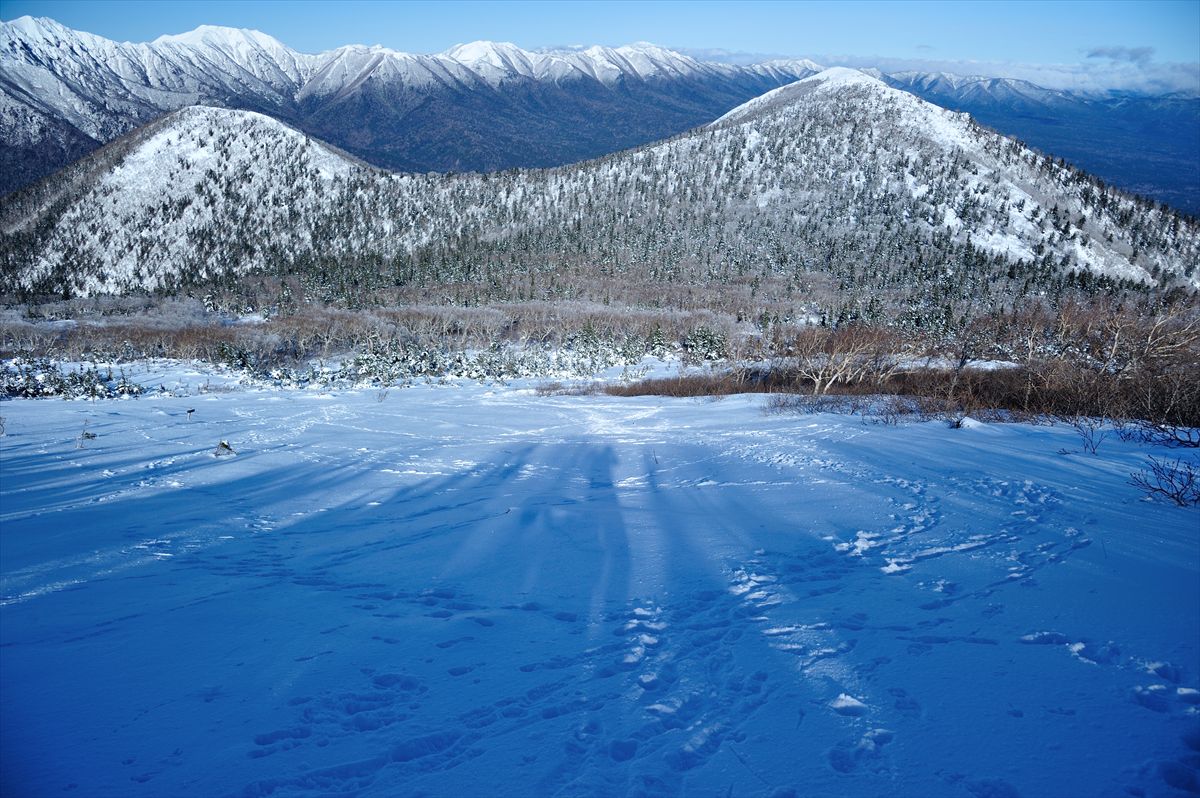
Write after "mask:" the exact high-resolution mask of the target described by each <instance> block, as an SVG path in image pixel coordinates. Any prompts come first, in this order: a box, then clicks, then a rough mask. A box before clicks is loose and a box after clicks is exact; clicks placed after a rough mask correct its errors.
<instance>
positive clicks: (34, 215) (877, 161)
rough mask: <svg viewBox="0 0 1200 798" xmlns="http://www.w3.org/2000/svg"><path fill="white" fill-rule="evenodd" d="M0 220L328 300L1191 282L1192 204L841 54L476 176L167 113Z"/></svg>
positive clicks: (87, 266) (172, 281)
mask: <svg viewBox="0 0 1200 798" xmlns="http://www.w3.org/2000/svg"><path fill="white" fill-rule="evenodd" d="M0 230H2V232H3V237H2V238H0V264H2V268H3V282H4V286H5V287H6V288H8V289H20V290H33V291H37V292H54V293H68V294H70V293H96V292H119V291H127V290H131V289H164V290H172V289H174V288H177V287H179V286H181V285H191V284H195V283H198V282H204V281H209V280H217V279H226V278H228V277H230V276H236V275H244V274H248V273H256V274H294V275H300V276H301V277H303V278H304V279H306V280H307V281H309V282H310V284H313V285H319V286H323V287H324V288H323V290H327V291H328V292H329V293H330V294H331V295H334V296H343V297H346V296H357V295H359V294H360V293H361V292H364V291H368V290H372V289H374V288H381V287H386V286H389V285H392V286H395V285H406V284H412V283H416V284H424V285H429V286H444V285H460V286H461V285H468V286H475V288H474V289H472V290H473V291H475V292H477V293H478V292H482V293H483V294H486V295H488V296H514V295H516V294H514V292H518V293H520V292H527V294H528V295H545V296H549V297H555V296H557V297H563V296H568V297H569V296H591V297H593V298H597V297H600V298H603V297H608V296H611V291H612V290H614V289H613V287H614V286H619V287H620V290H628V291H633V290H635V288H637V287H640V289H639V290H643V291H644V292H645V294H647V295H653V294H655V293H656V292H659V293H660V292H661V291H662V290H663V288H662V287H664V286H671V287H672V288H671V289H669V290H674V289H675V287H678V286H680V285H684V286H693V287H697V286H704V285H708V286H724V287H729V286H737V285H741V286H744V287H746V288H749V289H751V291H752V293H754V292H757V293H759V294H760V295H762V296H775V297H778V298H783V297H789V296H793V295H795V294H796V293H797V292H809V293H811V292H812V291H813V290H814V286H818V285H827V284H829V281H831V280H832V281H834V283H835V284H838V285H840V286H841V293H843V294H845V295H847V296H850V297H851V298H853V297H856V296H857V297H859V298H860V299H862V300H863V302H864V303H865V305H868V306H870V307H873V308H876V310H877V309H878V303H879V302H880V301H882V302H885V303H888V302H890V303H893V304H896V305H904V304H905V303H907V304H908V305H911V306H912V307H913V308H914V309H916V310H914V312H915V313H918V317H920V318H924V317H925V316H924V314H926V313H927V312H932V309H933V308H936V309H937V312H939V313H941V312H942V311H943V308H944V307H949V306H950V305H953V304H955V303H982V304H985V305H986V304H989V303H991V304H994V303H998V302H1003V301H1005V299H1006V298H1008V299H1011V298H1012V297H1016V296H1020V295H1022V294H1025V293H1030V292H1042V293H1044V292H1045V291H1047V290H1062V288H1063V286H1064V285H1075V284H1079V285H1081V286H1084V287H1086V286H1087V285H1089V284H1092V282H1094V280H1095V279H1096V278H1098V277H1103V278H1107V279H1109V280H1116V281H1132V282H1158V283H1160V284H1162V285H1173V284H1185V285H1190V286H1193V287H1195V286H1198V285H1200V273H1198V272H1197V263H1200V228H1198V227H1197V225H1196V223H1195V222H1194V221H1189V220H1187V219H1185V218H1181V217H1180V216H1178V215H1177V214H1174V213H1171V212H1169V211H1164V210H1163V209H1161V208H1159V207H1157V206H1154V205H1146V204H1144V203H1141V202H1140V201H1137V200H1135V199H1133V198H1130V197H1128V196H1126V195H1122V194H1120V193H1119V192H1116V191H1114V190H1113V189H1111V188H1109V187H1106V186H1104V185H1103V184H1100V183H1098V182H1097V181H1095V180H1094V179H1092V178H1090V177H1088V176H1087V175H1085V174H1083V173H1080V172H1077V171H1075V170H1073V169H1071V168H1069V167H1064V166H1062V165H1060V164H1058V163H1056V162H1054V161H1053V160H1051V159H1049V158H1046V157H1044V156H1041V155H1039V154H1037V153H1035V152H1033V151H1031V150H1029V149H1028V148H1026V147H1024V146H1022V145H1020V144H1019V143H1018V142H1015V141H1013V140H1010V139H1006V138H1004V137H1001V136H999V135H996V134H994V133H991V132H989V131H987V130H985V129H983V128H981V127H979V126H978V125H976V124H975V123H974V122H973V121H972V120H971V119H970V118H969V117H967V116H966V115H964V114H956V113H952V112H949V111H946V110H944V109H941V108H939V107H936V106H934V105H932V104H929V103H926V102H923V101H921V100H919V99H917V98H916V97H914V96H912V95H911V94H908V93H906V92H902V91H899V90H896V89H892V88H889V87H888V86H886V85H885V84H883V83H882V82H880V81H879V80H877V79H874V78H872V77H869V76H867V75H865V74H863V73H860V72H856V71H854V70H849V69H831V70H827V71H825V72H822V73H819V74H818V75H816V76H813V77H811V78H808V79H805V80H802V81H799V82H797V83H795V84H792V85H789V86H786V87H783V88H781V89H778V90H775V91H773V92H771V93H768V94H767V95H765V96H764V97H761V98H758V99H756V100H754V101H751V102H749V103H747V104H745V105H743V106H741V107H740V108H738V109H736V110H734V111H733V112H731V113H729V114H727V115H726V116H725V117H723V118H722V119H720V120H718V121H717V122H716V123H714V124H712V125H710V126H708V127H706V128H703V129H699V130H695V131H693V132H691V133H688V134H686V135H683V136H680V137H677V138H675V139H672V140H668V141H665V142H662V143H660V144H657V145H653V146H648V147H643V148H641V149H637V150H632V151H628V152H623V153H619V154H617V155H613V156H608V157H605V158H602V159H599V160H596V161H591V162H587V163H583V164H578V165H575V166H569V167H560V168H555V169H548V170H534V171H523V172H507V173H503V174H499V175H476V174H464V175H449V176H447V175H403V174H389V173H385V172H380V171H376V170H374V169H373V168H371V167H368V166H366V165H364V164H361V163H357V162H355V161H353V160H352V159H350V158H349V157H348V156H346V155H344V154H342V153H339V152H338V151H336V150H334V149H332V148H330V147H327V146H326V145H323V144H320V143H318V142H316V141H314V140H312V139H310V138H309V137H307V136H305V135H304V134H303V133H301V132H299V131H296V130H294V129H292V128H289V127H287V126H286V125H283V124H282V123H280V122H278V121H276V120H274V119H271V118H269V117H267V116H265V115H260V114H256V113H251V112H242V111H230V110H221V109H213V108H205V107H193V108H187V109H184V110H181V111H179V112H177V113H175V114H173V115H170V116H168V117H166V118H164V119H162V120H160V121H159V122H156V123H154V124H153V125H150V126H148V127H147V128H145V129H144V130H142V131H139V132H138V133H137V134H135V135H133V136H130V137H127V138H125V139H123V140H121V141H118V142H116V143H114V144H113V145H110V146H108V147H105V148H103V149H102V150H100V151H99V152H98V153H96V154H95V155H93V156H90V157H89V158H87V159H85V160H84V161H83V162H81V163H80V164H79V165H77V166H75V167H72V168H71V169H68V170H65V171H64V172H63V173H61V174H60V176H59V177H57V178H56V179H54V180H51V181H47V182H44V183H42V184H39V185H38V186H35V187H33V188H32V189H30V190H27V191H25V192H21V193H19V194H17V195H14V196H13V197H11V198H10V199H9V201H8V202H6V203H5V205H4V207H3V213H2V214H0ZM656 286H657V287H656ZM738 290H743V289H738ZM520 295H526V293H520ZM863 312H870V310H869V308H868V309H867V310H864V311H863ZM914 318H916V317H914ZM921 323H927V321H926V322H921Z"/></svg>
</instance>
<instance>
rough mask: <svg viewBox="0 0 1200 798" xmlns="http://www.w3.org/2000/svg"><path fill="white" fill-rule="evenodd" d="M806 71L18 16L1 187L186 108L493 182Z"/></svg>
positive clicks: (648, 50) (0, 34)
mask: <svg viewBox="0 0 1200 798" xmlns="http://www.w3.org/2000/svg"><path fill="white" fill-rule="evenodd" d="M817 69H818V67H817V66H816V65H815V64H812V63H811V62H807V61H781V62H774V63H771V64H767V65H755V66H750V67H734V66H729V65H725V64H706V63H701V62H699V61H696V60H694V59H691V58H688V57H687V56H684V55H681V54H679V53H675V52H672V51H670V50H665V49H663V48H661V47H656V46H654V45H651V44H636V45H630V46H627V47H617V48H609V47H591V48H587V49H581V50H549V51H543V52H529V51H525V50H522V49H520V48H518V47H516V46H515V45H512V44H504V43H494V42H473V43H470V44H463V45H458V46H456V47H452V48H450V49H449V50H447V51H446V52H444V53H440V54H437V55H413V54H409V53H401V52H397V51H394V50H389V49H387V48H383V47H362V46H350V47H341V48H338V49H336V50H332V51H329V52H325V53H320V54H317V55H308V54H304V53H298V52H295V51H293V50H290V49H289V48H287V47H285V46H284V45H283V44H281V43H280V42H278V41H276V40H275V39H273V38H271V37H270V36H268V35H266V34H263V33H260V32H258V31H250V30H237V29H232V28H219V27H212V26H203V27H200V28H197V29H196V30H194V31H191V32H190V33H185V34H181V35H178V36H163V37H160V38H159V39H156V40H155V41H153V42H149V43H141V44H132V43H118V42H112V41H109V40H107V39H104V38H101V37H99V36H93V35H91V34H87V33H81V32H78V31H73V30H70V29H69V28H66V27H64V26H62V25H60V24H58V23H56V22H54V21H53V20H50V19H45V18H38V19H34V18H31V17H21V18H20V19H17V20H14V21H12V22H6V23H2V24H0V143H2V144H3V147H4V164H3V165H4V172H3V180H2V182H0V191H10V190H12V189H15V188H18V187H20V186H22V185H26V184H28V183H29V182H30V181H31V180H33V179H36V178H38V177H41V176H43V175H45V174H49V173H50V172H52V171H53V170H54V169H56V168H59V167H61V166H63V165H65V164H66V163H69V162H70V161H72V160H74V158H77V157H78V156H79V155H80V154H82V153H83V152H86V151H89V150H90V149H94V148H95V147H96V146H98V145H100V144H102V143H105V142H108V141H111V140H112V139H114V138H116V137H117V136H120V135H122V134H124V133H127V132H129V131H130V130H132V129H134V128H136V127H138V126H140V125H142V124H145V123H146V122H148V121H150V120H152V119H154V118H156V117H158V116H160V115H161V114H162V113H164V112H169V111H174V110H177V109H179V108H182V107H186V106H189V105H196V104H201V105H214V106H220V107H230V108H238V109H243V110H252V111H259V112H262V113H266V114H269V115H271V116H275V117H277V118H279V119H282V120H284V121H287V122H289V123H290V124H294V125H296V126H297V127H299V128H302V129H304V130H305V131H307V132H309V133H311V134H313V135H316V136H319V137H321V138H323V139H325V140H328V141H331V142H333V143H335V144H337V145H338V146H340V147H342V148H344V149H346V150H348V151H350V152H353V153H355V154H356V155H358V156H360V157H363V158H366V159H368V160H370V161H371V162H373V163H376V164H378V165H381V166H385V167H388V168H393V169H405V170H410V171H428V170H438V171H447V170H484V169H488V170H491V169H503V168H509V167H514V166H550V165H555V164H561V163H566V162H570V161H574V160H582V159H584V158H588V157H594V156H597V155H602V154H604V153H607V152H612V151H615V150H618V149H622V148H624V147H629V146H634V145H636V144H642V143H645V142H647V141H652V140H655V139H658V138H662V137H663V136H667V135H670V134H673V133H677V132H680V131H682V130H686V129H688V128H690V127H694V126H696V125H699V124H702V123H704V122H707V121H709V120H710V119H712V118H713V117H715V116H718V115H719V114H720V113H722V112H724V111H726V110H728V109H729V108H731V107H733V106H734V105H737V104H738V103H740V102H743V101H745V100H747V99H749V98H751V97H754V96H756V95H758V94H761V93H762V92H764V91H766V90H768V89H771V88H774V87H776V86H779V85H782V84H784V83H788V82H791V81H793V80H796V79H797V78H800V77H805V76H807V75H810V74H812V73H813V72H815V71H816V70H817Z"/></svg>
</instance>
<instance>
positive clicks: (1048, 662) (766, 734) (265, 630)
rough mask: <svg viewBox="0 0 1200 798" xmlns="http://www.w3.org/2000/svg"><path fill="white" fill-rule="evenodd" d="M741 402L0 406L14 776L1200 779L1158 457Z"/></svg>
mask: <svg viewBox="0 0 1200 798" xmlns="http://www.w3.org/2000/svg"><path fill="white" fill-rule="evenodd" d="M762 404H763V399H762V397H754V396H742V397H730V398H727V399H725V400H722V401H696V400H675V399H660V398H638V399H616V398H609V397H602V396H586V397H538V396H536V395H535V394H534V392H533V391H532V390H529V389H523V388H520V387H516V388H491V387H486V386H480V385H475V384H463V385H457V386H424V387H414V388H409V389H397V390H394V391H391V392H389V393H387V394H381V393H379V392H374V391H357V392H344V393H338V394H320V393H315V392H300V391H291V392H289V391H275V390H267V391H253V392H251V391H234V392H230V393H213V394H208V395H199V396H182V397H171V396H156V397H149V398H142V399H139V400H136V401H134V400H128V401H108V402H98V403H87V402H64V401H26V400H22V401H12V402H5V403H4V404H3V405H0V415H3V416H4V417H5V421H6V425H5V426H6V431H7V435H5V436H4V437H0V566H2V568H0V724H2V725H0V746H2V748H0V760H3V761H4V762H5V767H4V769H3V770H4V772H3V777H2V778H3V785H2V786H3V787H4V790H3V791H4V792H5V793H6V794H14V795H23V794H37V795H51V794H60V793H62V794H76V795H113V796H118V795H119V796H139V795H145V796H159V795H247V796H260V795H274V796H313V795H363V796H371V795H377V796H384V795H418V794H420V795H445V796H462V795H639V794H640V795H708V794H714V795H715V794H720V795H752V796H754V795H757V796H783V795H897V796H918V795H920V796H941V795H945V796H962V798H973V797H974V798H981V797H982V796H992V797H995V796H1011V795H1021V796H1039V795H1042V796H1061V795H1114V796H1115V795H1128V794H1134V795H1137V794H1143V795H1175V794H1178V793H1179V792H1180V791H1186V790H1188V789H1192V788H1194V786H1195V784H1196V778H1197V776H1196V770H1197V764H1198V763H1200V762H1198V751H1200V705H1198V699H1197V695H1200V693H1197V688H1198V687H1200V681H1198V676H1197V674H1198V673H1200V642H1198V641H1200V534H1197V532H1198V530H1197V516H1196V513H1195V511H1194V510H1185V509H1180V508H1176V507H1173V506H1168V505H1166V504H1161V503H1154V502H1149V501H1145V500H1144V499H1143V498H1142V497H1141V495H1140V494H1139V493H1138V492H1137V490H1136V489H1135V488H1133V487H1131V486H1129V485H1128V484H1126V480H1127V478H1128V473H1129V471H1131V470H1133V469H1135V468H1137V467H1139V466H1140V464H1141V462H1142V460H1143V458H1144V455H1145V454H1146V453H1147V452H1148V451H1149V450H1147V449H1145V448H1144V447H1138V446H1136V445H1133V444H1127V443H1124V442H1121V441H1119V440H1116V439H1115V438H1112V439H1109V440H1106V441H1105V442H1104V444H1103V445H1102V446H1101V448H1100V450H1099V454H1098V456H1092V455H1087V454H1082V453H1069V454H1062V453H1060V451H1061V450H1063V449H1067V450H1072V449H1078V448H1079V447H1078V446H1077V445H1076V443H1075V432H1074V430H1072V429H1071V428H1069V427H1066V426H1062V425H1055V426H1025V425H982V424H977V425H973V426H971V427H970V428H968V429H963V430H949V429H947V428H945V427H944V426H942V425H940V424H936V423H925V424H908V425H901V426H898V427H889V426H875V425H864V424H862V423H861V422H860V421H859V420H858V419H857V418H854V417H846V416H834V415H810V416H802V415H765V414H764V413H763V412H762V410H761V408H762ZM188 410H194V412H193V413H192V414H190V416H189V414H188V412H187V411H188ZM85 420H86V421H87V422H88V426H87V429H88V430H89V431H91V432H93V433H95V434H96V436H97V437H96V438H95V439H90V440H86V441H80V440H79V432H80V430H81V429H83V424H84V421H85ZM221 440H225V441H228V442H229V444H230V445H231V446H232V448H233V449H234V450H235V451H236V452H237V454H236V455H235V456H226V457H215V456H213V450H214V448H215V447H216V445H217V443H218V442H219V441H221ZM80 445H82V447H83V448H77V447H79V446H80ZM64 791H67V792H64ZM1138 791H1140V792H1138Z"/></svg>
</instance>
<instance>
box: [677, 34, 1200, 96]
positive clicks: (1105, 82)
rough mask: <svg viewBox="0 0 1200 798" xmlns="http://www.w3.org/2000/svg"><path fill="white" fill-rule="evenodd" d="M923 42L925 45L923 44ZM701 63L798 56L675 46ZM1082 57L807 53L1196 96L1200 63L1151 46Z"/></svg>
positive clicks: (869, 63)
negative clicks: (1157, 53) (1166, 57)
mask: <svg viewBox="0 0 1200 798" xmlns="http://www.w3.org/2000/svg"><path fill="white" fill-rule="evenodd" d="M926 46H927V45H926ZM674 49H675V50H678V51H679V52H681V53H685V54H686V55H690V56H691V57H692V58H696V59H698V60H701V61H722V62H725V63H730V64H755V63H760V62H762V61H770V60H772V59H777V58H795V57H799V56H788V55H781V54H779V53H754V52H745V51H740V50H717V49H699V48H688V47H676V48H674ZM1086 55H1087V60H1086V61H1083V62H1081V63H1078V64H1027V63H1016V62H1009V61H961V60H959V61H955V60H946V59H936V58H890V57H887V56H854V55H809V56H804V57H806V58H811V59H812V60H813V61H816V62H817V63H819V64H823V65H825V66H850V67H858V68H860V69H863V68H868V67H874V68H876V69H879V70H881V71H883V72H905V71H909V70H912V71H917V72H949V73H951V74H955V75H981V76H984V77H996V78H1017V79H1019V80H1027V81H1029V82H1030V83H1036V84H1037V85H1039V86H1045V87H1046V88H1048V89H1067V90H1071V91H1077V92H1090V93H1102V92H1112V91H1117V92H1131V93H1137V94H1150V95H1166V94H1183V95H1188V96H1197V97H1200V64H1182V63H1158V62H1155V61H1153V60H1152V57H1153V55H1154V48H1152V47H1094V48H1092V49H1091V50H1089V51H1088V52H1087V53H1086Z"/></svg>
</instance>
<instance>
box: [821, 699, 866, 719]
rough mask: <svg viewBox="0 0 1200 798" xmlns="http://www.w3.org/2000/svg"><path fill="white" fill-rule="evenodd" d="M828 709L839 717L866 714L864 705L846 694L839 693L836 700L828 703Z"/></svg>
mask: <svg viewBox="0 0 1200 798" xmlns="http://www.w3.org/2000/svg"><path fill="white" fill-rule="evenodd" d="M829 708H830V709H832V710H833V711H834V712H836V713H838V714H839V715H853V716H856V717H857V716H859V715H865V714H866V713H867V705H866V704H864V703H863V702H861V701H859V700H858V699H857V698H855V697H854V696H852V695H848V694H846V693H841V694H839V695H838V697H837V698H835V699H833V700H832V701H830V702H829Z"/></svg>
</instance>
